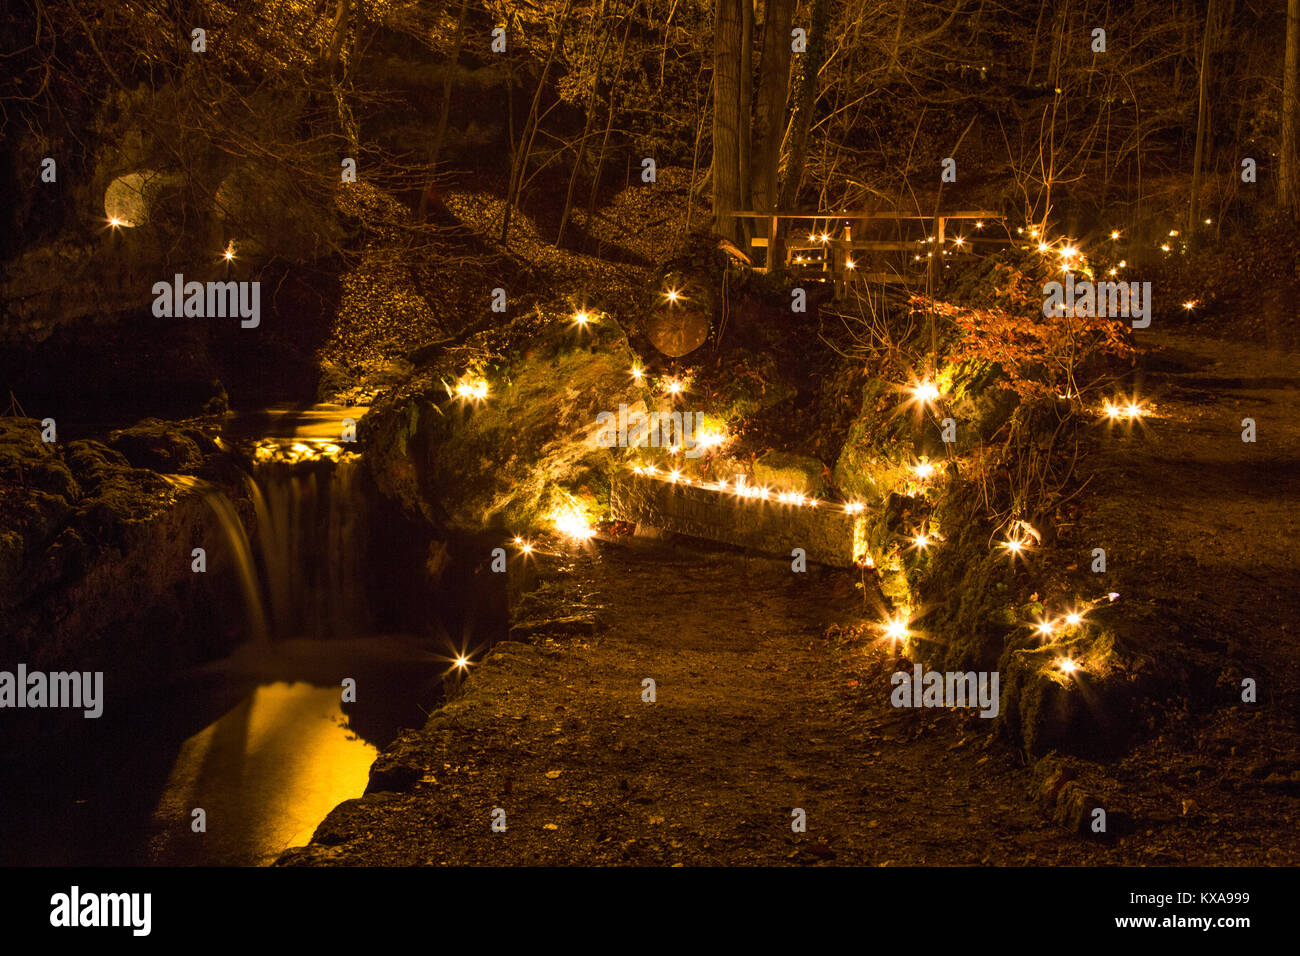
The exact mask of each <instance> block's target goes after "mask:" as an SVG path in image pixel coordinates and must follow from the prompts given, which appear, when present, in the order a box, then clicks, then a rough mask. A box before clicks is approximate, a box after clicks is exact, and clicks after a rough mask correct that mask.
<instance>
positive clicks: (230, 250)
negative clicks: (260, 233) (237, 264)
mask: <svg viewBox="0 0 1300 956" xmlns="http://www.w3.org/2000/svg"><path fill="white" fill-rule="evenodd" d="M221 257H222V258H223V259H225V260H226V261H227V262H230V261H232V260H233V259H234V258H235V244H234V243H233V242H231V243H229V244H227V246H226V251H225V252H223V253H222V254H221Z"/></svg>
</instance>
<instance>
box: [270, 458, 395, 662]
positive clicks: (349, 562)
mask: <svg viewBox="0 0 1300 956" xmlns="http://www.w3.org/2000/svg"><path fill="white" fill-rule="evenodd" d="M361 467H362V466H361V463H360V460H359V459H357V458H354V457H346V458H343V459H341V460H338V461H334V460H331V459H328V458H318V459H313V460H309V461H301V462H292V461H283V460H272V461H260V462H258V463H257V464H256V465H255V466H254V471H253V479H252V481H251V482H250V485H249V492H250V494H251V496H252V499H253V508H254V512H255V514H256V517H257V528H256V535H255V538H256V546H257V554H258V556H259V558H260V562H259V563H260V571H261V579H262V582H263V585H264V588H265V593H266V595H267V604H268V605H269V607H270V611H271V626H272V630H271V633H272V635H273V636H275V637H317V638H326V637H345V636H351V635H357V634H364V633H368V632H369V626H370V623H371V618H370V613H369V601H368V591H369V589H368V588H367V587H366V581H365V573H364V572H365V559H366V555H365V550H366V542H367V540H368V539H367V534H366V532H367V521H366V515H367V502H366V498H365V495H364V494H363V491H362V488H361V482H360V477H361Z"/></svg>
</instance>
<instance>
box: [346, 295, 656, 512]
mask: <svg viewBox="0 0 1300 956" xmlns="http://www.w3.org/2000/svg"><path fill="white" fill-rule="evenodd" d="M633 364H634V358H633V355H632V351H631V349H630V348H629V346H628V342H627V337H626V335H625V334H624V333H623V331H622V329H621V328H619V326H618V325H617V324H616V323H615V322H614V320H613V319H612V318H610V317H609V316H607V315H600V316H597V317H595V318H594V320H593V321H592V322H591V323H590V324H589V326H588V327H587V328H586V329H583V328H580V327H576V326H574V325H572V324H571V323H570V322H569V321H567V319H566V318H564V317H561V316H556V317H554V319H553V320H552V321H550V322H549V323H548V324H547V325H545V326H544V327H543V329H542V330H541V332H539V333H538V334H536V335H535V336H533V337H532V338H530V339H529V340H528V341H527V342H526V343H525V344H524V346H523V348H522V349H521V350H520V352H519V353H518V358H517V359H515V360H514V361H513V362H511V363H510V364H509V365H508V366H507V367H504V368H501V369H499V370H491V369H490V370H488V371H487V373H486V374H485V375H483V380H484V381H485V382H486V385H487V396H486V398H484V399H482V400H478V399H474V398H472V397H466V398H458V397H456V396H455V395H454V394H450V392H454V380H455V378H456V376H457V374H458V373H457V371H456V370H455V369H453V368H452V367H451V366H444V367H443V368H442V369H441V370H440V371H433V372H429V373H425V374H423V375H421V376H417V378H416V379H415V380H414V381H413V382H412V384H411V385H409V386H407V387H405V388H403V389H400V390H398V391H396V392H393V393H390V394H388V395H387V396H385V397H384V398H382V399H381V400H380V401H379V402H377V403H376V405H375V406H374V407H372V409H371V411H370V413H369V414H368V415H367V416H366V417H365V419H363V421H362V427H363V429H364V432H365V437H366V440H367V442H368V445H369V453H368V455H367V458H368V460H369V462H370V465H371V468H372V472H373V475H374V478H375V482H376V484H377V486H378V487H379V489H380V490H381V491H382V492H383V493H384V494H386V495H388V496H389V497H391V498H393V499H395V500H396V501H397V502H398V503H399V504H400V505H401V506H402V508H403V510H404V511H405V512H406V513H408V514H418V515H421V516H422V517H423V518H425V519H426V520H428V521H429V522H431V523H433V524H435V525H445V526H447V527H450V528H455V529H458V530H467V531H477V530H483V529H489V528H491V529H502V530H504V529H509V530H511V531H514V532H523V531H525V530H527V529H529V528H537V527H541V526H545V525H547V524H548V516H549V515H550V514H552V513H553V512H554V511H555V509H557V508H568V507H574V506H575V505H577V506H579V507H581V508H582V510H584V511H585V512H586V514H587V517H588V518H594V517H596V516H597V514H598V513H599V512H601V511H602V510H603V508H604V505H605V504H606V503H607V502H608V493H609V474H610V472H611V469H613V468H614V467H616V465H617V463H618V461H619V460H620V458H621V452H620V449H618V448H602V447H600V446H599V445H598V444H597V441H596V437H597V435H598V434H599V433H600V431H601V424H600V423H598V421H597V416H598V415H599V414H600V413H601V412H611V413H613V414H615V415H617V414H618V410H619V405H620V404H624V403H625V404H627V405H628V406H629V408H633V409H635V408H640V409H641V410H643V411H644V410H645V409H646V404H645V403H646V399H647V397H648V394H647V393H646V392H645V391H644V390H643V389H642V388H641V386H639V385H637V384H636V383H635V381H634V380H633V379H632V377H631V375H630V374H629V370H630V369H631V368H632V365H633ZM448 386H453V387H452V388H451V389H449V387H448Z"/></svg>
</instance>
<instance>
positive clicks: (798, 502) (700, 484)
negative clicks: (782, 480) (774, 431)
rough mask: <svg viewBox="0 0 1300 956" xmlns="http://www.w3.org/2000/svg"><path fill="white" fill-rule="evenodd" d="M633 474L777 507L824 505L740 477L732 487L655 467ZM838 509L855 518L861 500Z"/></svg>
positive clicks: (641, 468)
mask: <svg viewBox="0 0 1300 956" xmlns="http://www.w3.org/2000/svg"><path fill="white" fill-rule="evenodd" d="M632 474H634V475H641V476H643V477H647V478H658V479H660V480H661V481H666V482H668V483H669V484H674V485H677V484H681V485H692V486H694V487H697V488H702V489H704V490H705V491H718V492H729V493H730V494H732V495H734V496H735V497H737V498H748V499H752V500H756V501H772V500H775V501H777V502H778V503H779V504H783V505H793V506H794V507H796V508H817V507H820V506H822V505H823V504H825V502H823V501H822V500H821V499H819V498H809V497H807V496H806V495H803V494H800V493H799V492H794V491H781V492H777V493H775V494H773V492H772V489H770V488H765V487H763V486H761V485H750V484H746V483H745V478H744V476H743V475H738V476H737V477H736V482H735V484H734V485H732V484H728V483H727V480H726V479H725V478H720V479H718V480H717V481H696V480H694V479H692V478H689V477H687V476H685V475H683V474H682V473H681V472H680V471H678V470H677V469H672V470H670V471H666V472H665V471H661V470H660V469H659V468H657V467H655V466H654V465H633V466H632ZM840 507H841V508H842V509H843V511H844V513H845V514H850V515H856V514H861V513H862V511H863V508H864V505H863V504H862V502H860V501H853V502H848V503H846V504H844V505H841V506H840Z"/></svg>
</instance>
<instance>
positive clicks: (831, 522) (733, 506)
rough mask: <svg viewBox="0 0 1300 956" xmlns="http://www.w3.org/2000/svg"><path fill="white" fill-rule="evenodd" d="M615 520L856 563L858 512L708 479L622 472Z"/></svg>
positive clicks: (613, 500)
mask: <svg viewBox="0 0 1300 956" xmlns="http://www.w3.org/2000/svg"><path fill="white" fill-rule="evenodd" d="M610 510H611V512H612V517H613V518H614V520H615V521H629V522H635V523H636V524H637V525H639V526H641V527H650V528H656V529H659V530H661V531H671V532H674V533H676V534H683V535H688V536H690V537H693V538H704V539H705V540H708V541H718V542H722V543H723V544H730V545H735V546H737V547H741V548H747V549H750V550H753V551H759V552H762V553H764V554H772V555H779V556H781V557H784V558H790V557H791V552H792V551H793V549H795V548H803V549H804V553H805V555H806V557H807V560H808V561H810V562H813V563H817V564H825V565H830V566H832V567H840V568H847V567H853V565H854V553H855V549H854V531H855V526H856V524H857V522H859V521H861V520H862V515H861V514H853V513H850V512H849V511H847V510H846V509H845V506H844V505H841V504H835V503H832V502H828V501H819V502H818V503H817V504H816V505H812V504H810V503H807V502H805V503H804V504H802V505H800V504H795V503H791V502H782V501H779V500H778V498H777V495H776V494H775V493H770V494H769V496H768V497H767V498H766V499H763V498H751V497H744V496H742V495H739V494H736V492H735V491H734V489H732V488H728V489H725V490H719V489H718V488H717V487H716V486H715V485H712V484H707V483H705V484H701V483H698V482H690V483H687V482H686V481H685V480H684V479H683V480H679V481H673V480H671V479H669V478H667V477H656V476H650V475H635V474H634V475H620V476H617V477H616V478H615V479H614V481H613V482H612V484H611V489H610Z"/></svg>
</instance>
